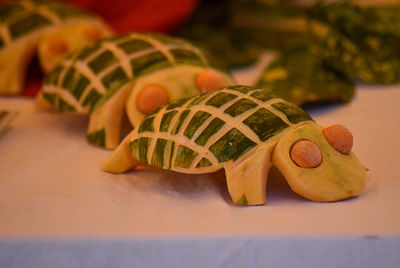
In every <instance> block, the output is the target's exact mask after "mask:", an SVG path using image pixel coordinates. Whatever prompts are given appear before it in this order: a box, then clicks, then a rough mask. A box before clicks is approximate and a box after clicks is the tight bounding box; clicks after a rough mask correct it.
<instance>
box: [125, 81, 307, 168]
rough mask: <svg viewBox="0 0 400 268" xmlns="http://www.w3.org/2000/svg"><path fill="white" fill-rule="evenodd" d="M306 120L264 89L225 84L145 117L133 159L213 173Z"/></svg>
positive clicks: (134, 140) (134, 142)
mask: <svg viewBox="0 0 400 268" xmlns="http://www.w3.org/2000/svg"><path fill="white" fill-rule="evenodd" d="M308 121H312V119H311V117H310V116H309V115H308V114H307V113H306V112H304V111H303V110H302V109H301V108H299V107H297V106H296V105H294V104H292V103H289V102H286V101H284V100H282V99H280V98H276V97H274V95H272V94H271V92H270V91H268V90H266V89H258V88H255V87H249V86H228V87H225V88H223V89H220V90H216V91H212V92H210V93H206V94H202V95H198V96H195V97H192V98H189V99H185V100H180V101H178V102H175V103H172V104H169V105H167V106H165V107H163V108H161V109H160V110H159V111H157V112H156V113H153V114H150V115H148V116H146V117H145V118H144V120H143V121H142V123H141V124H140V126H139V127H138V128H137V129H136V130H135V132H134V134H133V136H132V141H131V143H130V148H131V151H132V155H133V157H134V158H136V159H138V160H140V161H141V162H145V163H149V164H151V165H154V166H158V167H161V168H164V169H172V170H176V171H180V172H185V173H206V172H213V171H216V170H218V169H220V168H222V166H223V164H224V163H226V162H228V161H240V159H241V157H243V156H245V155H246V154H247V153H250V154H251V153H252V152H254V150H256V149H257V146H258V145H261V144H268V143H272V142H273V141H275V140H276V139H277V138H278V137H280V136H281V135H283V134H284V133H286V132H287V131H289V130H290V129H291V128H293V127H295V126H297V125H299V124H304V123H305V122H308Z"/></svg>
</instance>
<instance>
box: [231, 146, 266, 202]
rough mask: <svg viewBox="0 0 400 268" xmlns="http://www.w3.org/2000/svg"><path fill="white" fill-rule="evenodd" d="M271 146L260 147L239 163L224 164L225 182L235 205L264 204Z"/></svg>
mask: <svg viewBox="0 0 400 268" xmlns="http://www.w3.org/2000/svg"><path fill="white" fill-rule="evenodd" d="M272 150H273V146H268V147H262V148H258V149H256V151H255V152H254V153H253V154H252V155H251V156H250V157H247V158H246V159H244V160H243V161H241V162H239V163H235V162H229V163H228V164H226V165H225V166H224V168H225V174H226V182H227V185H228V190H229V193H230V195H231V198H232V201H233V202H234V203H235V204H236V205H261V204H265V203H266V201H267V198H266V187H267V177H268V172H269V169H270V168H271V165H272V162H271V155H272Z"/></svg>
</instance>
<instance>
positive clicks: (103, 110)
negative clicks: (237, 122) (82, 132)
mask: <svg viewBox="0 0 400 268" xmlns="http://www.w3.org/2000/svg"><path fill="white" fill-rule="evenodd" d="M131 90H132V85H130V84H129V83H128V84H126V85H125V86H124V87H123V88H121V89H119V90H118V91H117V92H116V93H115V94H114V95H113V96H112V97H111V98H109V99H108V100H107V101H106V102H105V103H104V104H103V105H102V106H101V107H98V108H95V110H94V111H93V112H92V113H91V115H90V120H89V129H88V134H87V139H88V141H89V143H91V144H94V145H97V146H100V147H105V148H107V149H114V148H116V147H117V146H118V144H119V142H120V131H121V122H122V116H123V113H124V110H125V102H126V99H127V97H128V95H129V93H130V91H131ZM100 101H102V100H101V99H100Z"/></svg>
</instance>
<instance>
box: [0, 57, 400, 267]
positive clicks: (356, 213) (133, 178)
mask: <svg viewBox="0 0 400 268" xmlns="http://www.w3.org/2000/svg"><path fill="white" fill-rule="evenodd" d="M260 64H261V63H260ZM236 76H237V77H238V80H239V82H242V83H249V81H250V82H251V81H252V80H253V79H254V77H256V76H257V72H256V71H251V70H250V71H249V70H248V69H246V70H243V71H237V72H236ZM399 103H400V86H390V87H382V86H368V85H359V86H358V87H357V92H356V97H355V98H354V100H353V101H352V102H351V103H350V104H349V105H334V106H329V107H316V108H315V107H314V108H309V109H308V111H309V112H310V113H311V114H312V115H313V117H314V119H316V121H317V122H319V123H320V124H322V125H325V126H328V125H331V124H334V123H340V124H343V125H345V126H347V127H348V128H350V129H351V131H352V133H353V135H354V137H355V140H354V147H353V148H354V149H353V151H354V152H355V154H356V155H357V156H358V158H359V159H360V161H361V162H362V163H363V164H364V165H365V166H366V167H368V168H369V169H370V171H369V172H368V175H367V183H366V187H365V191H364V193H363V194H362V195H361V196H360V197H357V198H353V199H350V200H346V201H341V202H334V203H315V202H310V201H307V200H305V199H303V198H301V197H299V196H297V195H296V194H294V193H293V192H292V191H291V190H290V189H289V187H288V185H287V184H286V182H285V181H284V179H283V178H282V176H281V175H280V174H279V173H278V172H277V171H276V170H272V172H271V174H270V176H269V182H268V187H267V199H268V203H267V204H266V205H264V206H253V207H237V206H234V205H233V204H232V202H231V201H230V198H229V195H228V192H227V189H226V183H225V177H224V173H223V172H217V173H215V174H206V175H185V174H178V173H174V172H168V171H162V170H160V169H156V168H150V169H148V170H141V171H134V172H129V173H127V174H121V175H115V174H109V173H106V172H103V171H102V170H101V169H100V168H99V165H100V163H101V161H102V160H103V159H105V158H106V157H107V155H108V154H109V153H110V152H109V151H106V150H103V149H99V148H96V147H93V146H91V145H89V144H88V143H87V142H86V140H85V132H86V127H87V121H88V120H87V117H85V116H76V115H66V114H59V113H51V112H45V111H38V110H37V109H35V107H34V105H33V100H31V99H27V98H23V97H2V98H0V109H12V110H18V111H19V112H20V114H19V116H18V117H17V118H16V119H15V121H14V122H13V123H12V125H11V128H10V129H9V130H8V131H6V133H4V134H3V135H2V136H1V137H0V267H150V266H155V267H257V266H258V267H363V268H364V267H400V257H399V256H400V143H399V137H400V106H399Z"/></svg>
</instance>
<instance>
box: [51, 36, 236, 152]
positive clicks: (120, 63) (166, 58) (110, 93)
mask: <svg viewBox="0 0 400 268" xmlns="http://www.w3.org/2000/svg"><path fill="white" fill-rule="evenodd" d="M210 69H211V70H215V71H216V72H218V74H221V77H224V78H223V79H224V80H225V81H226V84H229V83H230V82H231V81H232V80H231V78H230V76H229V75H228V74H226V73H225V72H223V71H221V70H217V69H215V68H214V67H213V66H211V65H210V63H209V62H208V60H207V59H206V57H205V56H204V55H203V53H202V52H201V51H200V50H199V49H198V48H196V47H195V46H193V45H191V44H190V43H188V42H186V41H185V40H183V39H179V38H172V37H169V36H166V35H161V34H150V33H131V34H126V35H122V36H118V37H114V38H109V39H104V40H101V41H99V42H97V43H96V44H95V45H93V46H90V47H87V48H85V49H83V50H80V51H78V52H76V53H74V54H72V55H71V56H70V57H69V58H68V59H66V60H65V61H63V62H62V63H61V64H60V65H59V66H57V67H56V68H55V69H54V70H53V71H52V72H51V73H50V74H49V75H48V76H47V77H46V78H45V81H44V86H43V97H44V99H46V100H47V101H48V102H49V103H50V104H51V105H52V106H54V107H55V108H57V109H58V110H60V111H70V112H77V113H86V112H88V110H90V111H91V115H90V116H91V122H90V123H89V131H88V132H89V134H88V139H89V141H90V142H91V143H93V144H96V145H100V146H105V147H111V148H113V147H115V146H116V145H117V144H118V143H117V144H115V142H113V145H107V141H106V140H107V136H109V134H107V127H108V125H109V123H107V122H106V121H107V119H105V116H103V114H105V113H108V112H106V111H110V110H111V109H113V108H111V106H113V107H114V108H115V107H116V106H117V104H115V105H114V104H113V102H114V100H115V99H119V103H118V106H120V107H119V109H122V108H123V106H124V105H125V104H126V106H127V108H126V109H127V114H128V117H129V120H130V122H131V123H132V125H133V126H137V125H138V124H139V123H140V121H141V119H142V118H143V117H144V116H145V114H144V113H143V112H140V111H139V110H138V108H137V106H136V97H137V94H138V91H139V90H140V89H141V88H143V87H144V86H146V85H149V84H157V85H162V86H163V87H165V88H166V90H167V91H168V95H169V99H170V100H171V101H174V100H177V99H181V98H186V97H190V96H193V95H196V94H199V93H200V90H199V89H198V88H196V85H195V76H196V74H198V73H200V72H202V71H205V70H210ZM121 92H126V94H125V93H123V94H122V93H121ZM127 96H129V97H127ZM110 103H111V104H110ZM119 117H120V116H119ZM95 121H96V122H95ZM110 124H111V123H110Z"/></svg>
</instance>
